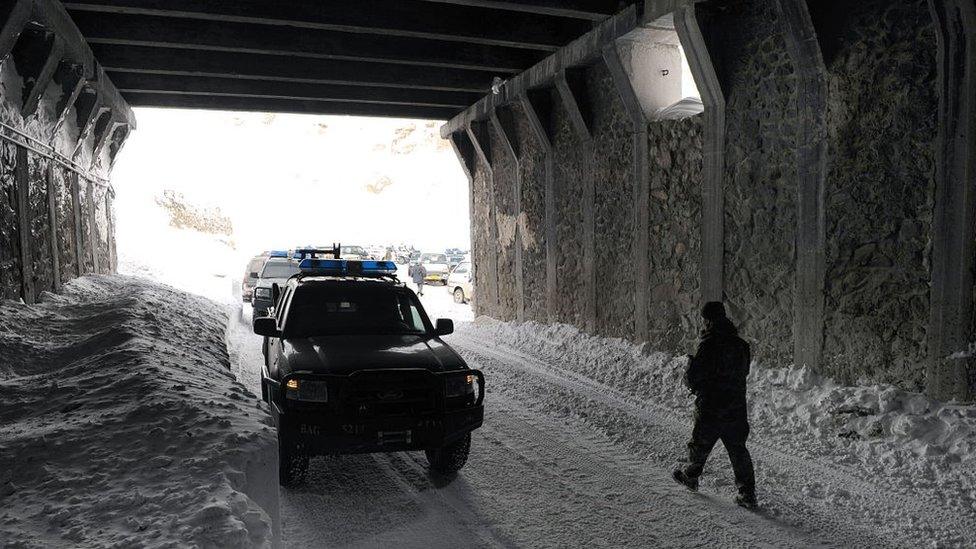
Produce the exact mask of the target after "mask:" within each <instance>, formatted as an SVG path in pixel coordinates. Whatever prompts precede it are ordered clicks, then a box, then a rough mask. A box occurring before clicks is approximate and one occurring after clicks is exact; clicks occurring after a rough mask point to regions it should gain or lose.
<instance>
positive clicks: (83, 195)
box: [78, 179, 95, 273]
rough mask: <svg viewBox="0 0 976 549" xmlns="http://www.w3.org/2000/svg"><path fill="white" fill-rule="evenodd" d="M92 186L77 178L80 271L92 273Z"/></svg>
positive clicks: (93, 267)
mask: <svg viewBox="0 0 976 549" xmlns="http://www.w3.org/2000/svg"><path fill="white" fill-rule="evenodd" d="M94 188H95V187H94V186H93V185H91V184H90V183H87V182H86V181H85V180H83V179H79V180H78V201H79V202H81V204H80V206H81V208H80V210H81V218H80V219H79V220H78V221H79V223H78V224H79V227H80V229H81V246H80V247H81V272H82V273H92V272H95V262H94V258H93V257H92V249H93V246H94V245H95V243H94V242H93V241H92V237H91V234H92V224H93V223H94V222H95V218H94V216H92V215H91V212H92V211H93V207H92V206H93V204H92V200H93V198H94V197H93V196H92V195H93V193H94Z"/></svg>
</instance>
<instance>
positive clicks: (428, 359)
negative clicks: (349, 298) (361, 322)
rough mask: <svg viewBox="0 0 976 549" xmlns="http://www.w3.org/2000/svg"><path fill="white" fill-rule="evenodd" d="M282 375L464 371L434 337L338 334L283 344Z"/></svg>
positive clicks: (445, 347)
mask: <svg viewBox="0 0 976 549" xmlns="http://www.w3.org/2000/svg"><path fill="white" fill-rule="evenodd" d="M282 351H283V352H284V358H285V360H284V364H283V365H282V367H283V368H282V370H283V373H286V374H287V373H291V372H296V371H306V372H313V373H318V374H340V375H345V374H349V373H352V372H354V371H357V370H379V369H387V368H423V369H426V370H431V371H434V372H443V371H448V370H458V369H462V368H466V367H467V365H466V364H465V363H464V360H463V359H462V358H461V357H460V356H458V354H457V353H456V352H454V350H453V349H451V348H450V347H448V346H447V345H446V344H445V343H444V342H443V341H441V340H440V339H439V338H436V337H430V336H415V335H359V336H357V335H339V336H319V337H310V338H295V339H286V340H284V341H283V347H282Z"/></svg>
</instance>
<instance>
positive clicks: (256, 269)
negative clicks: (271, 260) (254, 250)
mask: <svg viewBox="0 0 976 549" xmlns="http://www.w3.org/2000/svg"><path fill="white" fill-rule="evenodd" d="M268 256H269V253H268V252H265V253H263V254H260V255H256V256H254V257H252V258H251V260H250V261H248V262H247V267H245V268H244V277H243V278H242V279H241V300H242V301H243V302H244V303H250V302H251V299H253V298H254V287H255V286H257V285H258V277H259V276H261V269H262V268H264V262H265V261H267V259H268Z"/></svg>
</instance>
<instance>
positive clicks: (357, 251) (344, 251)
mask: <svg viewBox="0 0 976 549" xmlns="http://www.w3.org/2000/svg"><path fill="white" fill-rule="evenodd" d="M340 257H341V258H342V259H375V258H374V257H372V256H370V254H369V252H367V251H366V249H365V248H363V247H362V246H342V248H341V255H340Z"/></svg>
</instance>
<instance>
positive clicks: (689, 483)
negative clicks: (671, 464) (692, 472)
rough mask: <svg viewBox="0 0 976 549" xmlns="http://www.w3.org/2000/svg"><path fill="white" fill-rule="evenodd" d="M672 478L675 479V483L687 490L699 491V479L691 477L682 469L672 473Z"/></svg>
mask: <svg viewBox="0 0 976 549" xmlns="http://www.w3.org/2000/svg"><path fill="white" fill-rule="evenodd" d="M671 478H673V479H674V480H675V482H677V483H678V484H681V485H683V486H684V487H685V488H687V489H689V490H691V491H692V492H697V491H698V478H697V477H689V476H688V475H686V474H685V472H684V471H682V470H681V469H675V470H674V472H672V473H671Z"/></svg>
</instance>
